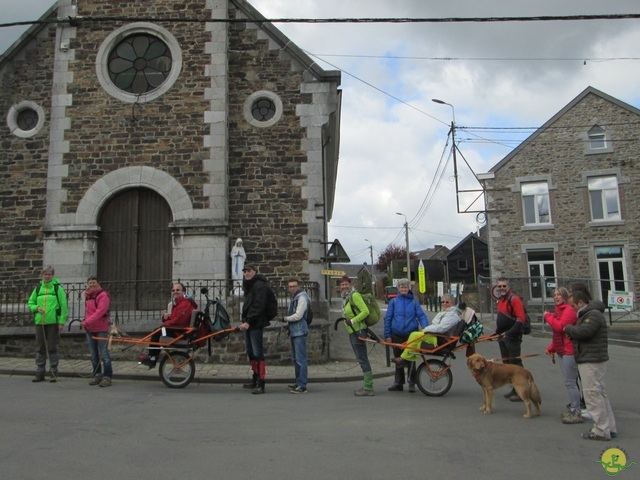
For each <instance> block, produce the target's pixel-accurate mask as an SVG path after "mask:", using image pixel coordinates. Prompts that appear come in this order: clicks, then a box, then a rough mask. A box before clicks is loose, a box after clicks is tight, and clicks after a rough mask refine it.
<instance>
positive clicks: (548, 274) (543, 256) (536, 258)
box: [527, 250, 556, 299]
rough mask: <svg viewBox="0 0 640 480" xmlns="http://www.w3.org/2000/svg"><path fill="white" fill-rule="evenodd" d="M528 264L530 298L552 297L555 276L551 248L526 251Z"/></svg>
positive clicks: (554, 263)
mask: <svg viewBox="0 0 640 480" xmlns="http://www.w3.org/2000/svg"><path fill="white" fill-rule="evenodd" d="M527 264H528V266H529V287H530V293H531V298H540V299H541V298H542V292H543V288H544V294H545V297H546V298H553V289H554V285H555V276H556V261H555V257H554V254H553V250H532V251H529V252H527Z"/></svg>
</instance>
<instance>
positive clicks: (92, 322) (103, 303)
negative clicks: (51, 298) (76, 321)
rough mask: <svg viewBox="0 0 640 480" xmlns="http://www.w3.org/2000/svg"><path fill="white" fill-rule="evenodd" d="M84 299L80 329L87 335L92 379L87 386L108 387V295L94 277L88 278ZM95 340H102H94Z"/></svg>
mask: <svg viewBox="0 0 640 480" xmlns="http://www.w3.org/2000/svg"><path fill="white" fill-rule="evenodd" d="M84 297H85V301H86V304H85V316H84V320H83V321H82V328H84V331H85V333H86V335H87V343H88V344H89V353H90V355H91V365H92V366H93V378H92V380H91V381H90V382H89V385H100V386H101V387H110V386H111V377H112V376H113V368H112V366H111V357H110V356H109V348H108V346H107V342H106V340H107V338H108V337H109V306H110V304H111V300H110V298H109V293H108V292H106V291H105V290H103V289H102V287H101V286H100V283H99V282H98V279H97V278H96V277H89V278H88V279H87V290H86V291H85V292H84ZM96 338H103V339H104V340H96Z"/></svg>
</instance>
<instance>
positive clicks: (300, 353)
mask: <svg viewBox="0 0 640 480" xmlns="http://www.w3.org/2000/svg"><path fill="white" fill-rule="evenodd" d="M291 357H292V359H293V366H294V368H295V372H296V384H297V385H298V386H299V387H300V388H307V373H308V367H307V336H306V335H300V336H297V337H291Z"/></svg>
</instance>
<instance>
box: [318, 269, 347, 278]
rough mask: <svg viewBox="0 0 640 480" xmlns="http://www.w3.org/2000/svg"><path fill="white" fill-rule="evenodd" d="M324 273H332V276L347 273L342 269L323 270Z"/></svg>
mask: <svg viewBox="0 0 640 480" xmlns="http://www.w3.org/2000/svg"><path fill="white" fill-rule="evenodd" d="M322 274H323V275H330V276H332V277H341V276H343V275H346V273H345V272H343V271H342V270H322Z"/></svg>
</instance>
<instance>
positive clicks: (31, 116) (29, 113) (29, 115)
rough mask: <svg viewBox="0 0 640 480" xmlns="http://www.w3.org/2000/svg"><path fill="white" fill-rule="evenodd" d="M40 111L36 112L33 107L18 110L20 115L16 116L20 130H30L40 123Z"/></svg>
mask: <svg viewBox="0 0 640 480" xmlns="http://www.w3.org/2000/svg"><path fill="white" fill-rule="evenodd" d="M39 117H40V116H39V115H38V112H36V111H35V110H34V109H33V108H28V107H27V108H23V109H22V110H20V111H19V112H18V116H17V117H16V123H17V124H18V128H19V129H20V130H24V131H25V132H27V131H29V130H33V129H34V128H36V126H37V125H38V120H39Z"/></svg>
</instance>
